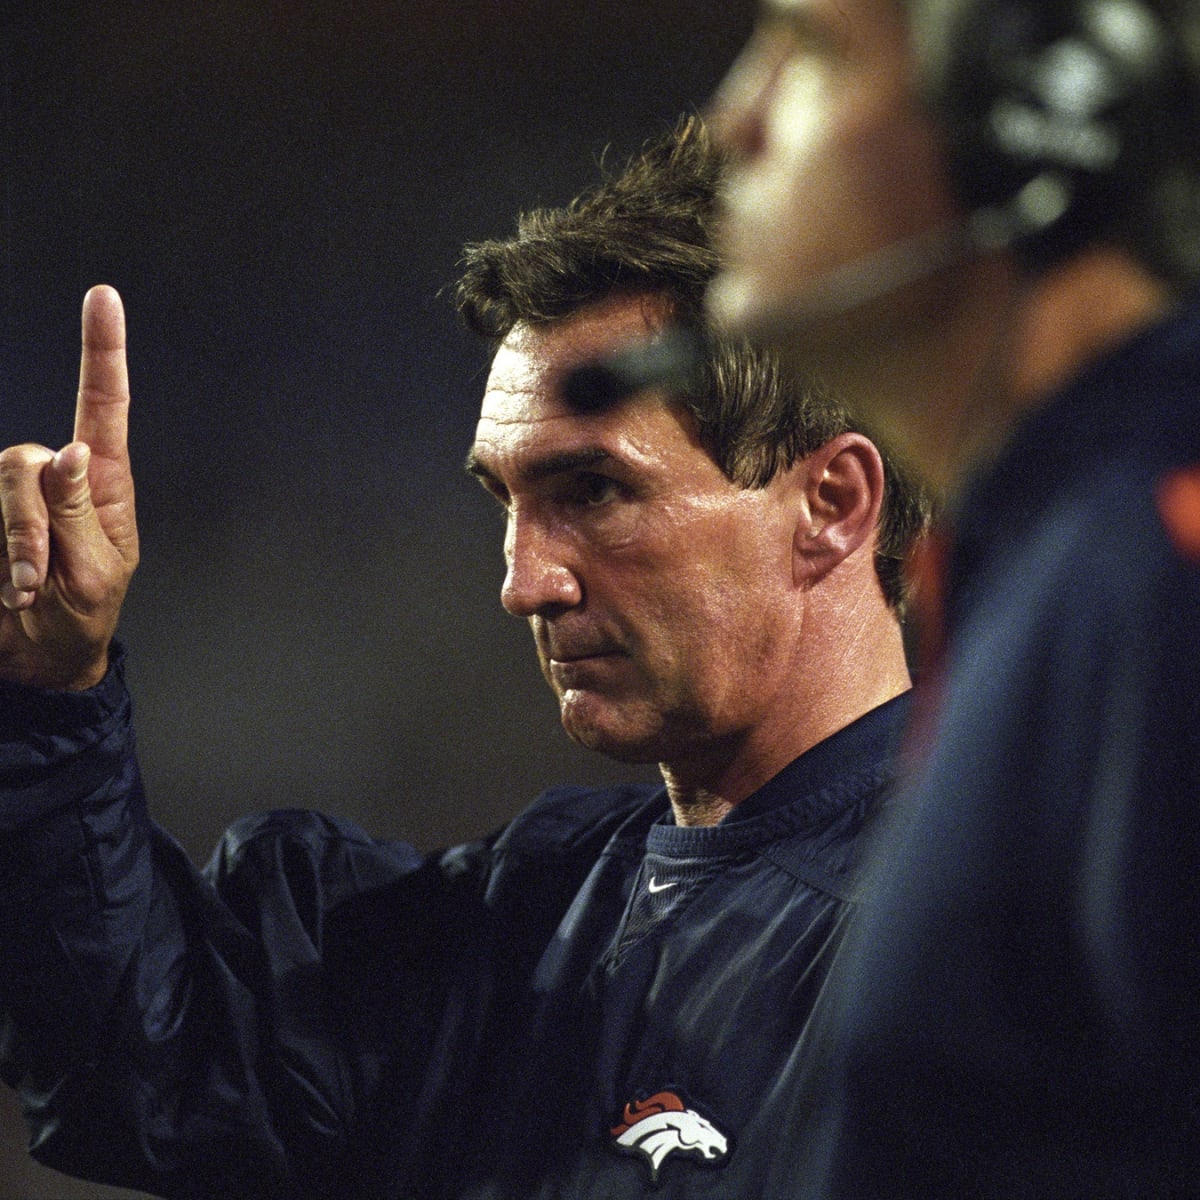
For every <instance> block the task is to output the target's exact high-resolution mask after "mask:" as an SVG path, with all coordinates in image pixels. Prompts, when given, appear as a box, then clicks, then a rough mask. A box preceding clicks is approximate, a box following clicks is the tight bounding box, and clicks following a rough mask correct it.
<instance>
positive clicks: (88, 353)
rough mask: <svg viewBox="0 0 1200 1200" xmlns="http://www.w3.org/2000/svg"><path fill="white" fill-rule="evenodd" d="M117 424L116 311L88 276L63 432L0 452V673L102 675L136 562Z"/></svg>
mask: <svg viewBox="0 0 1200 1200" xmlns="http://www.w3.org/2000/svg"><path fill="white" fill-rule="evenodd" d="M128 428H129V376H128V372H127V370H126V365H125V314H124V310H123V309H122V307H121V298H120V297H119V296H118V295H117V293H116V292H115V291H114V290H113V289H112V288H110V287H105V286H100V287H94V288H92V289H91V291H89V292H88V294H87V296H86V297H84V301H83V355H82V359H81V363H80V369H79V400H78V405H77V407H76V410H75V437H74V440H73V441H72V442H70V443H69V444H68V445H67V446H64V447H63V449H61V450H59V451H58V452H57V453H55V452H54V451H52V450H49V449H47V448H46V447H45V446H37V445H33V444H25V445H20V446H10V447H9V448H8V449H7V450H5V451H3V452H2V453H0V510H2V511H3V517H4V545H3V546H2V547H0V605H2V607H0V678H3V679H8V680H11V681H14V682H18V683H26V684H31V685H33V686H38V687H47V688H66V689H73V690H74V689H81V688H87V687H91V686H93V685H94V684H96V683H98V682H99V681H100V680H101V679H102V678H103V677H104V672H105V671H106V670H107V666H108V646H109V642H110V641H111V640H112V636H113V633H114V631H115V630H116V627H117V619H118V617H119V616H120V612H121V604H122V602H123V600H124V598H125V592H126V590H127V589H128V587H129V580H130V578H131V577H132V575H133V572H134V569H135V567H136V566H137V562H138V536H137V520H136V517H135V514H134V503H133V474H132V472H131V470H130V466H129V447H128Z"/></svg>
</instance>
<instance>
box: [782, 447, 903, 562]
mask: <svg viewBox="0 0 1200 1200" xmlns="http://www.w3.org/2000/svg"><path fill="white" fill-rule="evenodd" d="M797 466H798V467H799V468H800V477H799V480H798V482H799V483H800V484H801V486H802V487H803V493H804V494H803V499H804V504H803V506H802V511H801V516H800V519H799V520H798V521H797V523H796V534H795V542H794V554H793V562H794V564H795V565H794V571H795V573H796V578H797V581H799V580H801V579H807V580H809V581H812V580H815V579H818V578H820V577H821V576H823V575H825V574H827V573H828V572H829V571H831V570H832V569H833V568H834V567H836V566H837V565H838V564H839V563H841V562H843V561H844V560H845V559H847V558H849V556H850V555H851V554H853V553H854V552H855V551H856V550H857V549H859V547H861V546H864V545H866V546H868V547H870V548H871V550H872V551H873V550H874V547H875V537H876V530H877V527H878V524H879V512H880V509H881V508H882V507H883V488H884V475H883V458H882V456H881V455H880V453H879V451H878V449H876V447H875V444H874V442H872V441H871V440H870V439H869V438H866V437H864V436H863V435H862V434H861V433H843V434H839V435H838V436H837V437H835V438H832V439H830V440H829V441H828V442H826V443H825V444H824V445H823V446H820V447H818V448H817V449H816V450H814V451H813V452H812V453H811V454H809V455H807V456H806V457H805V458H804V459H803V460H801V462H800V463H798V464H797Z"/></svg>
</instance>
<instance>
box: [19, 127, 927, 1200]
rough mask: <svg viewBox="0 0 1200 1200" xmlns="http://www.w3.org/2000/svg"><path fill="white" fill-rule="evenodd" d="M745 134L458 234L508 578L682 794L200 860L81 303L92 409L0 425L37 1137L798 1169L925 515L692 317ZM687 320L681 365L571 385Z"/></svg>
mask: <svg viewBox="0 0 1200 1200" xmlns="http://www.w3.org/2000/svg"><path fill="white" fill-rule="evenodd" d="M721 167H722V164H721V156H720V155H719V154H718V153H716V152H715V151H714V150H713V148H712V146H711V144H710V142H709V139H708V138H707V136H706V134H705V131H704V129H703V127H702V126H701V125H699V124H698V123H697V122H695V121H694V120H693V121H687V122H684V123H682V124H681V125H680V127H679V128H678V129H677V130H676V131H674V132H673V133H672V134H671V135H669V136H666V137H663V138H662V139H660V140H658V141H657V142H656V143H654V144H653V145H650V146H648V147H647V148H646V149H645V151H644V152H643V153H642V154H641V155H639V156H636V157H635V158H634V159H633V160H631V162H630V163H629V164H628V165H627V167H626V169H625V170H623V171H622V172H620V173H618V174H616V175H613V176H609V177H607V178H606V179H605V180H604V181H602V182H601V183H600V184H599V185H598V186H596V187H595V188H593V189H592V190H590V191H589V192H587V193H585V194H584V195H583V196H581V197H579V198H578V199H576V200H575V201H574V202H572V203H571V204H569V205H567V206H566V207H563V208H559V209H552V210H537V211H534V212H531V213H528V214H526V215H525V216H524V217H523V218H522V219H521V221H520V223H519V226H518V229H517V232H516V233H515V234H514V235H513V236H512V237H510V238H507V239H502V240H497V241H489V242H484V243H480V244H478V245H474V246H471V247H468V249H467V250H466V252H465V257H464V264H463V274H462V277H461V280H460V283H459V287H458V292H457V300H458V305H459V308H460V311H461V312H462V314H463V317H464V319H465V320H466V321H467V323H468V324H469V325H470V326H471V327H472V328H473V329H475V330H477V331H478V332H480V333H481V334H482V335H484V336H485V337H486V338H488V339H489V341H490V342H491V344H492V345H493V346H494V349H495V353H494V357H493V359H492V364H491V370H490V374H489V377H488V381H487V384H486V388H485V392H484V396H483V401H482V407H481V411H480V416H479V421H478V425H477V429H476V433H475V438H474V444H473V446H472V447H471V450H470V454H469V457H468V468H469V470H470V471H471V472H472V473H473V474H474V475H475V476H476V477H478V479H479V480H480V481H481V482H482V484H483V485H484V487H485V488H486V489H487V491H488V492H489V493H491V495H492V496H493V497H494V498H495V500H496V501H497V502H498V504H499V507H500V511H501V514H502V516H503V520H504V529H505V534H504V553H505V560H506V564H507V574H506V576H505V580H504V584H503V589H502V595H501V598H502V601H503V604H504V606H505V608H506V609H507V610H508V611H509V612H510V613H512V614H514V615H516V616H518V617H522V618H524V619H526V620H527V621H528V622H529V625H530V628H531V631H532V634H533V638H534V644H535V649H536V651H537V654H538V657H539V660H540V662H541V666H542V669H543V671H544V673H545V676H546V679H547V682H548V683H549V685H550V686H551V688H552V689H553V690H554V692H555V694H556V696H557V697H558V700H559V704H560V709H561V718H562V723H563V725H564V727H565V729H566V731H567V732H568V733H569V734H570V736H571V737H573V738H575V739H577V740H578V741H579V742H581V743H582V744H584V745H585V746H588V747H591V748H593V749H595V750H597V751H599V752H601V753H604V754H607V755H610V756H612V757H615V758H618V759H622V760H631V761H639V762H651V763H658V764H660V767H661V772H662V777H663V786H662V787H652V786H648V785H647V786H623V787H612V788H580V787H558V788H555V789H552V790H550V791H548V792H546V793H544V794H543V795H542V796H541V797H539V798H538V799H537V800H535V801H534V803H533V804H532V805H531V806H530V807H529V808H528V809H526V810H525V811H524V812H523V813H521V814H520V815H519V816H517V817H516V818H515V819H514V820H513V821H512V822H511V823H510V824H509V825H508V826H507V827H506V828H505V829H503V830H501V831H500V832H499V833H497V834H495V835H493V836H490V837H485V838H481V839H480V840H479V841H477V842H474V843H471V844H468V845H462V846H458V847H455V848H453V849H450V850H448V851H445V852H438V853H432V854H427V855H422V854H419V853H417V852H416V851H415V850H414V849H412V848H410V847H407V846H405V845H402V844H399V843H396V842H381V841H378V840H375V839H372V838H371V837H369V836H368V835H367V834H366V833H364V832H362V831H360V830H359V829H357V828H354V827H352V826H351V825H349V824H348V823H347V822H345V821H344V820H340V819H338V818H337V817H335V816H322V815H319V814H315V813H308V812H298V811H288V810H281V811H278V812H273V813H270V814H267V815H263V816H258V817H251V818H247V819H246V820H243V821H241V822H239V823H238V824H236V825H235V826H234V827H233V828H232V829H231V830H230V831H229V832H228V834H227V836H226V837H225V839H224V841H223V842H222V844H221V846H220V848H219V849H218V851H217V852H216V854H215V856H214V857H213V859H212V861H211V862H210V863H209V865H208V866H207V867H206V868H205V869H204V870H203V871H197V870H196V869H195V868H194V867H193V866H192V864H191V863H190V862H189V861H188V860H187V859H186V858H185V856H184V855H183V853H182V852H181V850H180V849H179V848H178V846H177V845H176V844H175V843H174V842H173V840H172V839H171V837H170V836H169V834H167V833H166V832H165V831H164V830H162V829H161V828H159V827H158V826H157V825H155V824H154V823H153V822H152V821H151V820H150V818H149V817H148V815H147V809H146V801H145V799H144V796H143V793H142V787H141V784H140V782H139V777H138V769H137V762H136V757H135V753H134V745H133V732H132V726H131V716H130V703H131V702H130V697H129V694H128V692H127V691H126V688H125V685H124V682H123V661H124V651H123V650H122V649H121V648H120V647H119V646H118V645H117V644H116V643H114V642H113V641H112V637H113V634H114V631H115V628H116V624H117V618H118V614H119V610H120V607H121V603H122V599H123V596H124V592H125V589H126V586H127V584H128V582H129V579H130V577H131V574H132V572H133V569H134V567H135V566H136V564H137V557H138V552H137V533H136V523H135V519H134V497H133V482H132V475H131V471H130V464H129V458H128V454H127V448H126V429H127V414H128V407H129V394H128V383H127V378H126V369H125V360H124V328H123V315H122V309H121V304H120V301H119V299H118V297H117V295H116V293H115V292H113V291H112V290H111V289H108V288H103V287H101V288H97V289H93V290H92V291H91V292H90V293H89V295H88V296H87V298H86V299H85V302H84V312H83V331H84V338H83V341H84V349H83V363H82V370H81V382H80V394H79V404H78V409H77V418H76V430H75V439H74V440H73V441H72V442H71V443H69V444H68V445H67V446H65V447H64V448H63V449H61V450H59V451H57V452H54V451H51V450H50V449H49V448H46V447H40V446H33V445H24V446H16V447H12V448H10V449H8V450H7V451H5V452H4V454H3V455H0V502H2V504H3V511H4V521H5V529H6V551H5V560H4V562H3V564H2V565H3V579H4V582H3V585H2V587H0V599H2V600H3V605H4V607H3V610H0V616H2V621H0V675H2V676H3V678H4V680H6V681H7V682H5V683H3V684H0V821H2V823H3V834H2V836H0V912H2V913H3V917H4V919H3V921H2V922H0V1013H2V1015H3V1024H2V1026H0V1029H2V1030H3V1033H2V1036H0V1053H2V1061H3V1070H4V1078H5V1079H6V1080H7V1081H8V1082H10V1083H11V1084H12V1085H13V1086H16V1087H17V1088H18V1090H19V1092H20V1095H21V1098H22V1102H23V1105H24V1109H25V1112H26V1115H27V1117H28V1120H29V1123H30V1126H31V1130H32V1135H33V1141H32V1146H33V1150H34V1152H35V1153H36V1154H37V1156H38V1157H39V1158H40V1159H42V1160H43V1161H45V1162H47V1163H49V1164H51V1165H53V1166H55V1167H58V1168H59V1169H60V1170H64V1171H67V1172H69V1173H73V1174H80V1175H85V1176H88V1177H92V1178H95V1179H100V1180H105V1181H109V1182H114V1183H120V1184H124V1185H126V1186H133V1187H137V1188H140V1189H143V1190H146V1191H150V1192H153V1193H155V1194H161V1195H165V1196H204V1197H212V1196H218V1195H220V1196H237V1197H251V1196H254V1197H258V1196H272V1197H275V1196H280V1197H283V1196H287V1197H292V1196H295V1197H322V1198H324V1197H329V1196H334V1195H337V1196H354V1197H389V1198H393V1197H407V1196H414V1197H415V1196H419V1197H422V1198H425V1197H450V1196H455V1197H521V1198H522V1200H528V1198H531V1197H552V1196H557V1197H583V1196H597V1197H599V1196H603V1197H605V1198H606V1200H614V1198H620V1197H626V1196H628V1197H633V1196H642V1195H645V1194H646V1192H647V1189H648V1188H652V1187H653V1188H656V1189H657V1193H656V1194H659V1195H663V1196H668V1197H669V1196H683V1195H688V1196H697V1195H708V1194H716V1193H720V1194H724V1195H739V1196H768V1195H778V1196H781V1197H782V1196H785V1195H789V1194H790V1192H788V1191H787V1190H786V1189H784V1190H778V1189H777V1190H775V1191H774V1192H771V1191H765V1190H764V1187H763V1180H764V1178H765V1174H764V1173H765V1171H766V1169H767V1167H768V1165H769V1164H771V1163H776V1164H783V1163H785V1161H786V1164H787V1165H786V1170H785V1173H786V1174H788V1175H791V1176H793V1177H794V1175H795V1174H796V1172H798V1171H799V1169H800V1168H799V1164H798V1163H797V1162H796V1161H795V1160H794V1155H793V1152H792V1150H793V1147H792V1143H791V1142H790V1141H789V1140H787V1139H781V1138H780V1129H779V1124H778V1120H777V1117H776V1115H775V1112H776V1110H777V1108H778V1106H779V1104H780V1103H782V1102H784V1101H785V1100H786V1097H787V1096H788V1095H789V1094H790V1090H791V1088H790V1083H789V1080H790V1078H791V1077H792V1076H793V1075H794V1074H795V1072H796V1071H797V1070H798V1061H799V1060H798V1059H797V1047H798V1044H799V1042H800V1040H801V1036H802V1033H803V1030H804V1028H805V1023H806V1020H807V1017H808V1014H809V1011H810V1009H811V1006H812V1003H813V1000H814V997H815V995H816V993H817V991H818V990H819V988H820V985H821V980H822V978H823V973H824V967H825V964H826V962H827V961H828V959H829V955H830V951H831V947H832V946H833V945H834V944H835V943H836V938H837V934H838V930H839V928H840V926H841V923H842V921H843V918H844V915H845V913H846V911H847V910H848V908H849V907H850V906H851V905H852V903H853V899H854V895H855V888H856V879H857V876H856V866H857V862H858V859H859V856H860V849H859V847H860V842H861V841H862V839H863V838H864V837H865V836H866V830H867V829H868V828H869V826H870V821H871V818H872V816H873V815H874V814H875V813H876V812H877V810H878V809H879V807H880V805H881V802H882V798H883V797H884V794H885V791H886V787H887V784H888V780H889V778H890V766H889V764H890V761H891V756H892V751H893V748H894V743H895V740H896V735H897V732H898V730H899V728H900V726H901V724H902V723H903V720H904V716H905V711H906V700H907V697H906V693H907V690H908V687H909V677H908V671H907V666H906V661H905V656H904V650H903V645H902V639H901V622H900V612H901V609H902V607H903V600H904V596H903V584H902V576H901V571H900V562H901V560H902V559H903V557H904V555H905V553H906V552H907V548H908V546H909V544H910V542H911V541H912V539H913V537H914V536H915V534H916V533H917V532H918V531H919V529H920V528H921V526H922V523H923V520H924V513H925V505H924V501H923V498H922V496H921V494H920V492H919V490H918V489H916V488H915V487H914V486H913V485H912V484H911V483H910V482H909V481H908V480H907V479H906V477H905V476H904V474H903V472H900V471H898V470H896V469H894V468H893V467H892V465H891V464H890V463H888V462H885V460H884V457H883V456H882V454H881V452H880V450H879V449H878V448H877V447H876V445H875V444H874V443H873V442H872V441H871V440H870V439H869V438H868V437H866V436H865V435H864V434H863V433H862V432H861V431H860V430H859V429H858V427H857V426H856V424H855V423H854V422H853V421H851V420H850V419H849V418H848V416H847V415H846V413H845V411H844V410H843V409H842V408H841V406H840V405H838V404H837V403H835V402H834V401H833V400H831V399H830V398H829V397H828V396H827V395H825V394H823V393H820V392H817V391H814V390H812V389H809V388H807V387H804V386H802V385H801V384H800V383H799V382H797V380H796V379H795V378H794V377H793V376H791V375H789V374H786V373H784V372H781V371H780V370H779V369H778V367H777V365H776V363H775V361H774V359H773V357H772V356H771V355H770V354H769V353H768V352H764V351H762V350H760V349H756V348H754V347H752V346H749V345H747V344H746V343H744V342H741V341H738V340H731V339H728V338H724V337H719V336H716V335H713V334H712V333H711V331H710V330H709V329H708V328H707V323H706V321H705V319H704V316H703V297H704V291H705V288H706V286H707V284H708V282H709V281H710V279H711V277H712V275H713V272H714V271H715V270H716V267H717V265H718V259H717V254H716V252H715V250H714V248H713V241H712V226H713V221H714V218H715V213H716V195H717V191H718V188H719V185H720V180H721ZM668 323H669V324H671V325H672V326H676V325H682V326H685V327H687V328H688V329H690V330H691V331H692V333H693V334H694V335H695V336H696V338H697V340H698V342H699V343H700V344H702V345H703V346H704V353H703V355H702V361H701V363H700V369H699V370H698V371H697V372H696V373H695V375H694V377H692V376H691V375H689V377H688V378H687V379H683V378H681V379H680V380H679V381H678V383H677V386H676V387H675V389H673V390H668V389H665V388H662V387H657V388H646V387H642V386H640V385H639V384H637V383H636V382H634V383H630V382H629V381H622V380H621V379H619V378H617V379H615V380H614V377H612V376H611V375H608V376H596V375H595V374H594V373H593V374H591V375H589V373H588V370H589V367H590V366H591V365H592V364H594V363H595V361H596V360H597V359H600V358H603V357H605V356H606V355H608V354H609V353H610V352H611V351H613V350H615V349H617V348H618V347H620V346H622V345H624V344H625V343H626V342H627V341H628V340H630V339H631V338H634V337H645V336H646V335H648V334H649V335H653V334H654V333H655V332H656V331H659V330H661V329H663V328H665V327H666V326H667V325H668ZM401 783H402V785H403V786H404V788H405V790H406V791H407V792H408V793H409V794H410V795H411V798H412V802H413V803H420V794H421V783H420V780H419V779H415V778H414V779H412V780H408V781H401ZM781 1169H783V1168H782V1167H781Z"/></svg>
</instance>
